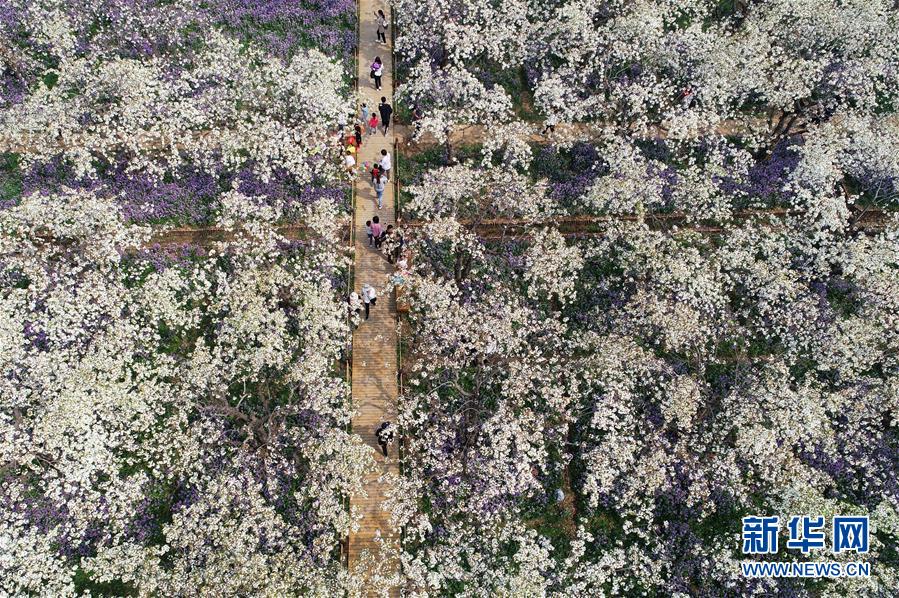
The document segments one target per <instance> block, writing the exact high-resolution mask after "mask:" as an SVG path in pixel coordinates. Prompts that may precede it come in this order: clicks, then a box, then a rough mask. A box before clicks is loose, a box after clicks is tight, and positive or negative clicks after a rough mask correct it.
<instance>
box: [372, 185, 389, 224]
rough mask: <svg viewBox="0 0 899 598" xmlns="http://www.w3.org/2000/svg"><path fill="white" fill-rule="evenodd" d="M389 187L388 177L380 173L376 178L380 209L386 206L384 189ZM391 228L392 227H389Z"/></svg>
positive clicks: (376, 191)
mask: <svg viewBox="0 0 899 598" xmlns="http://www.w3.org/2000/svg"><path fill="white" fill-rule="evenodd" d="M386 187H387V179H386V178H385V177H384V175H382V174H381V175H378V178H377V179H376V180H375V193H376V194H377V195H378V209H379V210H380V209H381V208H383V207H384V189H385V188H386ZM388 228H390V227H388Z"/></svg>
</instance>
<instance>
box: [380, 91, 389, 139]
mask: <svg viewBox="0 0 899 598" xmlns="http://www.w3.org/2000/svg"><path fill="white" fill-rule="evenodd" d="M378 112H380V113H381V123H382V124H383V125H384V136H385V137H386V136H387V129H388V128H390V117H391V115H392V114H393V107H392V106H391V105H390V104H388V103H387V98H386V97H384V96H381V103H380V104H378Z"/></svg>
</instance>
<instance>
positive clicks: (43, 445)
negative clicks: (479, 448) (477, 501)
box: [0, 191, 372, 596]
mask: <svg viewBox="0 0 899 598" xmlns="http://www.w3.org/2000/svg"><path fill="white" fill-rule="evenodd" d="M220 205H221V208H220V225H222V226H223V227H225V228H226V229H227V230H229V231H231V234H232V235H233V240H232V241H228V242H225V243H223V244H221V245H220V246H217V247H214V248H213V249H211V250H210V251H209V252H208V253H207V254H205V255H196V256H195V257H194V258H193V259H188V260H186V261H183V260H182V261H175V262H169V263H166V264H165V266H164V267H160V266H158V265H157V266H154V265H153V264H154V261H151V260H150V259H148V256H145V254H144V253H142V252H140V251H138V252H137V253H134V251H135V250H137V249H138V248H139V247H140V245H141V244H143V243H144V242H145V241H146V238H147V233H148V231H147V230H146V229H141V228H137V227H128V226H125V225H124V224H123V223H122V222H121V220H120V219H119V218H118V217H117V215H116V214H117V212H116V210H115V207H114V204H113V203H112V202H111V201H110V200H108V199H102V198H98V197H96V196H94V195H91V194H89V193H84V192H75V191H69V192H65V193H63V194H61V195H58V196H50V197H45V196H41V195H32V196H29V197H27V198H25V199H23V201H22V202H21V204H20V205H18V206H16V207H14V208H11V209H9V210H7V211H5V212H3V213H2V214H0V231H2V235H0V253H2V255H3V268H2V277H0V280H2V282H3V288H4V292H3V297H4V300H3V308H2V312H0V313H2V321H3V324H2V326H0V329H2V330H3V331H4V333H3V335H4V339H5V340H4V342H3V347H4V350H3V354H2V360H3V369H4V371H6V372H8V375H7V376H5V377H4V379H3V382H2V384H3V392H2V395H3V397H4V399H3V405H2V407H0V417H2V420H3V426H2V429H3V436H2V449H0V453H2V455H3V457H2V462H3V464H4V467H3V474H2V475H3V484H2V486H3V489H4V490H3V503H2V504H3V507H2V510H3V517H2V518H0V519H2V520H3V524H2V530H0V538H2V543H3V545H4V547H5V549H4V553H5V554H6V558H5V559H4V560H3V561H2V564H0V566H2V570H3V573H2V575H0V578H2V579H3V584H4V585H3V589H4V591H6V592H9V593H12V594H18V593H25V592H41V591H51V592H52V593H54V594H69V593H74V592H76V591H78V592H80V591H81V590H83V589H86V588H96V587H99V586H97V585H96V584H110V583H111V584H113V586H112V587H117V588H125V589H127V588H131V589H132V590H137V591H140V592H141V593H147V594H151V593H162V594H178V593H183V592H192V591H197V590H198V589H199V591H203V592H207V591H208V592H216V593H218V592H224V593H229V594H242V593H276V594H284V593H287V594H295V593H300V592H308V593H312V594H316V595H322V596H325V595H331V593H332V592H333V591H334V588H336V587H340V586H342V585H343V584H345V583H348V578H347V576H346V573H345V572H343V571H341V568H340V566H339V564H338V563H337V562H336V561H335V554H336V549H337V542H338V540H339V539H341V538H342V537H344V536H345V535H346V534H347V533H348V530H349V528H350V526H351V525H352V524H353V523H352V519H351V517H350V514H349V513H348V512H347V511H346V509H345V508H344V499H345V498H346V497H348V496H349V495H350V494H353V493H356V492H360V491H361V484H362V478H363V476H364V474H365V472H366V471H367V470H368V468H369V467H370V466H371V465H372V460H371V456H370V450H369V449H367V448H366V447H364V446H363V445H362V443H361V441H360V439H359V438H358V437H355V436H350V435H348V434H347V433H346V432H345V431H344V427H345V426H346V424H347V423H348V421H349V418H350V411H349V406H348V403H347V391H346V387H345V384H344V382H343V381H342V380H341V379H340V378H339V374H338V373H337V371H335V367H334V364H335V363H336V362H337V360H338V359H339V358H340V356H341V355H342V353H343V351H344V349H345V343H346V331H347V328H346V320H345V308H344V303H343V301H342V299H341V296H340V295H338V293H341V291H342V289H343V285H342V284H339V281H340V269H341V268H343V267H344V263H343V260H344V259H345V258H343V257H342V256H341V255H340V254H339V253H338V251H339V248H338V246H337V238H336V237H334V234H335V226H337V225H336V224H335V222H334V218H333V213H327V212H322V211H321V210H329V209H331V208H330V207H329V206H328V204H324V205H323V206H321V207H320V208H317V209H316V208H310V211H309V213H308V215H307V216H308V217H307V219H308V221H309V222H310V225H311V227H312V228H313V230H314V231H316V232H317V236H315V237H312V238H310V239H309V240H308V241H306V242H303V243H301V244H299V245H291V244H290V243H288V242H287V241H286V240H284V239H282V238H279V236H278V235H277V234H275V233H274V229H273V228H272V222H273V221H274V220H276V219H277V218H278V213H277V211H276V210H274V209H272V208H270V207H267V206H265V205H264V204H260V201H259V199H258V198H250V197H246V196H243V195H241V194H238V193H232V194H230V195H227V196H225V197H223V198H222V200H221V204H220ZM316 210H318V211H316ZM157 261H158V260H157Z"/></svg>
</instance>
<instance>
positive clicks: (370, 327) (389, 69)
mask: <svg viewBox="0 0 899 598" xmlns="http://www.w3.org/2000/svg"><path fill="white" fill-rule="evenodd" d="M378 9H381V10H383V11H384V12H385V14H387V18H388V21H389V20H390V13H389V6H388V5H386V4H383V3H381V2H377V1H373V0H359V19H360V22H359V38H360V39H359V49H358V52H359V60H358V73H357V76H358V77H359V94H360V96H361V98H360V102H362V101H364V102H366V103H367V104H368V107H369V108H370V109H371V110H373V111H375V112H377V110H378V104H379V103H380V98H381V96H384V97H386V98H387V102H388V103H389V104H391V106H392V105H393V63H392V60H393V58H392V56H391V51H390V46H389V45H388V44H384V43H378V42H377V41H376V28H377V24H376V20H375V11H376V10H378ZM387 39H388V42H389V40H390V34H389V33H388V34H387ZM376 56H380V58H381V60H382V62H383V64H384V69H383V72H384V74H383V78H382V81H381V82H382V86H381V90H380V91H377V90H375V89H374V80H373V79H371V78H370V77H369V75H370V68H369V67H370V65H371V63H372V61H373V60H374V58H375V57H376ZM382 133H383V127H381V129H380V130H379V131H378V132H376V133H375V134H374V135H368V134H367V131H366V135H365V137H364V139H363V143H362V148H361V149H360V151H359V152H358V154H357V156H358V157H357V165H359V166H361V165H363V164H366V163H367V164H368V166H369V170H370V168H371V165H372V163H374V162H376V161H378V160H380V157H381V150H382V149H386V150H387V151H388V152H389V153H390V155H391V158H392V159H393V160H394V163H395V156H393V148H394V132H393V128H392V127H391V128H390V129H389V131H388V133H387V135H383V134H382ZM393 176H394V172H393V171H391V180H390V183H391V184H389V185H387V188H386V189H385V191H384V203H383V207H382V208H381V209H378V207H377V198H376V194H375V191H374V187H373V186H372V185H371V177H370V175H368V174H367V173H362V174H360V175H359V177H358V178H357V180H356V182H355V188H356V209H355V216H354V219H355V220H354V224H355V232H356V240H355V250H356V251H355V290H356V292H357V293H359V294H360V295H361V293H362V286H363V285H364V284H370V285H371V286H373V287H375V288H376V289H378V291H379V293H378V299H377V304H376V306H375V307H374V308H372V310H371V316H370V318H369V319H368V320H367V321H363V323H362V324H361V325H360V326H359V328H358V329H357V330H356V331H355V333H354V334H353V368H352V384H353V407H354V408H355V410H356V415H355V417H354V418H353V432H354V433H355V434H358V435H360V436H361V437H362V439H363V440H364V441H365V443H366V444H367V445H369V446H370V447H371V448H372V450H373V451H374V453H375V458H376V460H377V464H378V467H377V471H375V472H373V473H371V474H370V475H369V476H368V477H367V478H366V480H365V491H366V493H367V496H366V497H364V498H363V497H354V498H353V499H352V500H351V508H353V509H355V510H358V512H360V513H361V514H362V521H361V524H360V528H359V530H358V531H357V532H353V533H351V534H350V537H349V567H350V570H354V569H355V568H356V566H357V564H359V563H360V561H361V559H362V558H363V556H364V553H365V551H369V552H370V553H371V554H372V555H373V556H374V558H375V560H376V561H379V562H381V563H384V559H383V558H382V557H381V546H380V544H379V542H378V541H377V538H380V539H382V540H384V541H386V542H398V541H399V531H398V530H396V529H394V528H393V527H392V526H391V525H390V521H389V514H388V513H387V512H386V511H385V510H384V509H383V505H382V501H383V500H384V497H385V491H386V485H385V484H384V482H383V481H381V480H380V477H381V476H382V475H383V474H386V473H394V474H396V473H398V470H399V467H398V455H397V445H396V443H394V444H393V445H391V446H390V447H389V449H388V457H387V458H385V457H384V456H383V455H382V454H381V451H380V448H379V447H378V444H377V439H376V437H375V430H376V429H377V428H378V426H379V425H380V424H381V422H384V421H390V422H396V401H397V392H398V390H397V315H396V300H395V297H394V294H393V293H384V292H380V291H381V289H383V288H384V286H385V285H386V284H387V281H388V277H389V275H390V274H391V273H392V272H393V266H392V265H391V264H389V263H388V262H387V259H386V258H385V257H384V254H383V253H381V252H380V251H378V250H376V249H375V248H373V247H369V244H368V237H367V235H366V233H365V222H366V220H371V218H372V217H373V216H374V215H375V214H377V215H378V216H379V217H380V220H381V225H382V227H384V228H385V229H386V228H387V225H388V224H393V223H394V221H395V210H394V206H395V202H394V199H395V198H394V187H393V184H392V183H393V180H392V177H393ZM388 568H389V566H388Z"/></svg>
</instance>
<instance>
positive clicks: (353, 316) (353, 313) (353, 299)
mask: <svg viewBox="0 0 899 598" xmlns="http://www.w3.org/2000/svg"><path fill="white" fill-rule="evenodd" d="M347 302H348V303H349V309H350V321H352V322H353V328H354V329H355V328H359V322H360V319H359V314H360V313H362V299H361V298H360V297H359V293H357V292H356V291H353V292H352V293H350V296H349V298H348V299H347Z"/></svg>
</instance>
